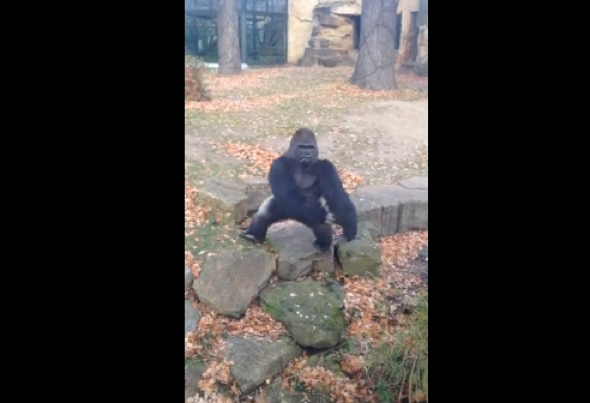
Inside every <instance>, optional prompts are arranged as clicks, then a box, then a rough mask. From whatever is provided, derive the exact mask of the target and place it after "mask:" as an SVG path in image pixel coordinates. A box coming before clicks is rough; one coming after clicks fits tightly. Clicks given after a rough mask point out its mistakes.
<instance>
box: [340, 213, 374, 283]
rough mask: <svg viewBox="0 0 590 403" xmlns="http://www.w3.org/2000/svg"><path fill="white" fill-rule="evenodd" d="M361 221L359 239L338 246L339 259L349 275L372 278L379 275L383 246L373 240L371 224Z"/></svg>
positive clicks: (345, 272) (343, 269) (344, 270)
mask: <svg viewBox="0 0 590 403" xmlns="http://www.w3.org/2000/svg"><path fill="white" fill-rule="evenodd" d="M363 224H364V223H360V224H359V229H358V236H357V239H355V240H354V241H351V242H342V243H339V244H338V245H337V246H336V254H337V256H338V261H339V262H340V265H341V266H342V271H343V272H344V274H345V275H347V276H361V277H368V278H371V277H372V276H374V277H378V276H379V267H380V266H381V248H380V247H379V244H377V242H375V241H374V240H373V235H372V233H371V232H372V231H371V230H370V228H372V226H371V225H370V224H365V225H363Z"/></svg>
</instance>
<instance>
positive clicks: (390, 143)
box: [185, 67, 428, 184]
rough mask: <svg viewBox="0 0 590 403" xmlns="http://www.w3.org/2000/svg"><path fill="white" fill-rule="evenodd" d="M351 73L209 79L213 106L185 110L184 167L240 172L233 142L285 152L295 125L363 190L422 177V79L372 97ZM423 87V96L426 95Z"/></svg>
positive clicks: (260, 73) (285, 70)
mask: <svg viewBox="0 0 590 403" xmlns="http://www.w3.org/2000/svg"><path fill="white" fill-rule="evenodd" d="M351 74H352V68H348V67H338V68H333V69H328V68H323V67H311V68H304V67H282V68H271V69H252V70H249V71H247V72H245V73H244V74H242V75H241V76H238V77H229V78H226V77H217V76H215V75H213V74H211V73H210V74H209V75H208V76H206V78H205V83H206V85H207V88H208V89H209V91H210V93H211V94H212V98H213V101H211V102H207V103H197V104H193V105H189V106H188V107H187V111H186V119H185V122H186V131H185V146H186V162H187V167H188V168H187V169H188V170H189V171H190V170H191V169H192V168H191V167H193V168H194V167H198V166H201V165H203V164H204V165H207V166H209V167H214V168H213V169H212V170H213V171H215V172H217V173H218V174H219V175H221V176H224V175H234V174H236V172H237V173H238V174H239V173H240V172H244V170H243V169H244V168H245V166H246V165H247V164H249V163H251V162H252V161H251V158H250V161H248V160H247V158H246V159H239V158H236V155H235V153H234V155H232V153H231V152H230V153H228V152H227V147H228V146H229V145H232V144H234V145H235V144H245V145H248V146H249V147H253V146H256V145H257V146H259V147H261V148H262V149H263V150H268V151H269V152H276V153H282V152H284V151H285V150H286V148H287V145H288V140H289V136H290V135H291V134H292V133H293V132H294V131H295V130H296V129H297V128H299V127H302V126H307V127H309V128H310V129H312V130H313V131H314V132H316V134H317V136H318V142H319V147H320V155H321V156H322V157H325V158H329V159H331V160H332V161H333V162H334V163H335V164H336V165H337V166H338V167H339V168H343V167H345V168H346V169H347V170H349V171H351V172H353V173H355V174H358V175H360V176H361V177H362V178H363V183H364V184H372V183H390V182H392V181H395V180H399V179H402V178H405V177H410V176H415V175H425V176H427V175H428V98H427V92H426V91H427V86H428V79H427V78H420V77H416V76H414V75H413V74H403V75H401V74H400V75H398V85H399V87H400V91H393V92H381V93H371V92H365V91H361V90H359V89H358V88H357V87H354V86H352V85H350V84H348V77H350V75H351ZM425 88H426V91H425V90H424V89H425Z"/></svg>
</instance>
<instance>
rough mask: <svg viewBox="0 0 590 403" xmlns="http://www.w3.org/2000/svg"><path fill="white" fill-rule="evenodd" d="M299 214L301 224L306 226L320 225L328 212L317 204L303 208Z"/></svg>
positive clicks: (324, 220)
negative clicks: (300, 214)
mask: <svg viewBox="0 0 590 403" xmlns="http://www.w3.org/2000/svg"><path fill="white" fill-rule="evenodd" d="M301 213H302V216H301V222H302V223H304V224H308V225H322V224H324V223H325V222H326V218H327V217H328V211H327V210H326V209H325V208H324V207H323V206H322V205H321V204H319V203H316V204H312V205H309V206H305V209H303V210H301Z"/></svg>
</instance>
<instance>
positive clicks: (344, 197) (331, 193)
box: [317, 160, 358, 241]
mask: <svg viewBox="0 0 590 403" xmlns="http://www.w3.org/2000/svg"><path fill="white" fill-rule="evenodd" d="M317 165H318V166H317V173H318V176H319V179H320V180H319V184H320V192H321V193H322V196H323V198H324V199H325V200H326V204H328V208H329V209H330V212H331V213H332V214H333V215H334V218H335V221H336V222H337V223H338V224H340V225H342V229H343V230H344V237H345V238H346V239H347V240H348V241H352V240H353V239H354V238H356V230H357V219H358V218H357V213H356V207H355V206H354V204H353V203H352V201H351V200H350V197H349V196H348V193H346V191H345V190H344V187H343V186H342V181H341V180H340V175H338V171H337V170H336V167H335V166H334V165H333V164H332V163H331V162H330V161H328V160H320V161H318V162H317Z"/></svg>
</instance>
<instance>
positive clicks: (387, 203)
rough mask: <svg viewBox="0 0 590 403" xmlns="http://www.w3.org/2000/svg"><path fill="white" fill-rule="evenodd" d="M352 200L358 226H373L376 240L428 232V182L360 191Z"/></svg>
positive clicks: (416, 179) (414, 181)
mask: <svg viewBox="0 0 590 403" xmlns="http://www.w3.org/2000/svg"><path fill="white" fill-rule="evenodd" d="M351 199H352V201H353V203H354V204H355V206H356V208H357V212H358V217H359V222H368V223H371V224H372V225H373V227H374V229H373V231H372V234H371V235H373V237H378V236H388V235H395V234H398V233H400V232H406V231H411V230H422V229H428V178H427V177H414V178H410V179H406V180H403V181H400V182H399V183H398V184H393V185H372V186H364V187H360V188H358V189H357V190H356V192H354V193H352V195H351Z"/></svg>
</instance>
